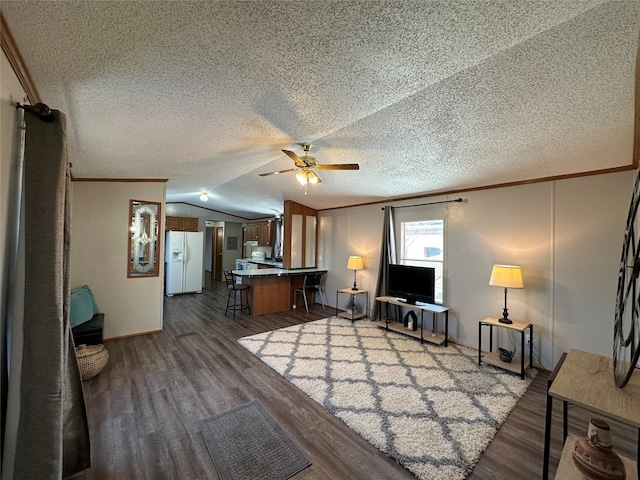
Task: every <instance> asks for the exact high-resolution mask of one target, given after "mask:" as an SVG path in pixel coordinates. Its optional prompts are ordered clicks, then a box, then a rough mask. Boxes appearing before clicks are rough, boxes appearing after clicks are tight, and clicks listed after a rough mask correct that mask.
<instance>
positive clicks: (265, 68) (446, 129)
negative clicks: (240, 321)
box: [0, 0, 640, 219]
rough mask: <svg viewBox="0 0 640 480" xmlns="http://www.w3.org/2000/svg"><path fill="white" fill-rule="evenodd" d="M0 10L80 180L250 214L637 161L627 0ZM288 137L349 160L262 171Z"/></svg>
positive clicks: (121, 4)
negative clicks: (154, 181)
mask: <svg viewBox="0 0 640 480" xmlns="http://www.w3.org/2000/svg"><path fill="white" fill-rule="evenodd" d="M0 5H1V8H2V14H3V16H4V17H5V20H6V22H7V24H8V26H9V28H10V30H11V33H12V35H13V37H14V39H15V42H16V44H17V46H18V48H19V49H20V52H21V54H22V57H23V59H24V61H25V63H26V65H27V67H28V69H29V71H30V73H31V76H32V78H33V80H34V83H35V85H36V88H37V89H38V92H39V94H40V96H41V98H42V101H43V102H45V103H47V104H48V105H49V106H51V107H52V108H56V109H58V110H61V111H63V112H64V113H66V115H67V123H68V128H67V130H68V151H69V157H70V160H71V161H72V162H73V174H74V176H75V177H105V178H168V179H169V182H168V184H167V201H170V202H176V201H184V202H188V203H192V204H196V205H198V204H200V205H203V206H206V207H207V208H211V209H214V210H218V211H222V212H227V213H230V214H234V215H238V216H240V217H244V218H259V217H265V216H270V215H273V213H274V211H282V209H283V201H284V200H286V199H292V200H295V201H297V202H299V203H303V204H305V205H309V206H311V207H313V208H317V209H323V208H331V207H336V206H344V205H353V204H360V203H366V202H373V201H382V200H385V199H390V198H398V197H404V196H413V195H420V194H426V193H432V192H438V191H449V190H455V189H462V188H470V187H479V186H485V185H493V184H499V183H504V182H516V181H525V180H530V179H535V178H540V177H549V176H556V175H566V174H575V173H580V172H585V171H592V170H600V169H607V168H615V167H621V166H626V165H630V164H631V161H632V148H633V115H634V88H635V59H636V51H637V40H638V22H639V13H640V3H639V2H638V1H577V0H570V1H562V0H559V1H554V2H550V1H540V2H533V1H482V2H478V1H465V2H462V1H442V2H430V1H429V2H427V1H417V2H410V1H384V2H382V1H371V0H358V1H333V2H329V1H316V2H310V1H309V2H307V1H267V2H252V1H229V2H224V1H223V2H213V1H206V2H198V1H177V2H174V1H172V2H161V1H155V2H146V1H134V2H128V1H82V2H74V1H65V2H60V1H44V2H34V1H30V0H21V1H16V2H14V1H7V0H2V2H0ZM299 142H310V143H312V144H313V147H312V151H311V153H312V155H314V156H315V157H316V158H317V159H318V161H319V163H352V162H357V163H359V164H360V170H359V171H322V172H320V174H321V176H322V179H323V182H322V183H321V184H319V185H313V186H309V188H308V194H307V195H305V194H304V191H302V190H301V189H300V188H299V185H298V183H297V182H296V180H295V177H294V175H293V174H292V173H289V174H283V175H274V176H269V177H259V176H258V174H259V173H265V172H269V171H272V170H281V169H285V168H291V167H292V166H293V164H292V162H291V160H290V159H289V158H288V157H287V156H286V155H284V154H283V153H282V152H281V151H280V150H281V149H282V148H285V149H292V150H294V151H296V152H298V154H300V155H301V154H302V149H301V148H300V147H299V146H298V145H296V144H297V143H299ZM202 191H207V192H208V193H209V194H210V199H209V201H208V202H206V203H202V202H201V201H200V200H199V198H198V197H199V196H200V193H201V192H202ZM212 219H215V213H213V212H212Z"/></svg>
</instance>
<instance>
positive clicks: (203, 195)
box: [200, 192, 209, 202]
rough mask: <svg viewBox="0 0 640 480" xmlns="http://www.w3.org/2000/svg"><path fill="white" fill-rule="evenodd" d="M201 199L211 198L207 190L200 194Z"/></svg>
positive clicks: (204, 200)
mask: <svg viewBox="0 0 640 480" xmlns="http://www.w3.org/2000/svg"><path fill="white" fill-rule="evenodd" d="M200 200H201V201H203V202H206V201H207V200H209V195H207V193H206V192H202V195H200Z"/></svg>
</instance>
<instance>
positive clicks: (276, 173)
mask: <svg viewBox="0 0 640 480" xmlns="http://www.w3.org/2000/svg"><path fill="white" fill-rule="evenodd" d="M295 171H296V169H295V168H287V169H286V170H278V171H277V172H269V173H259V174H258V175H259V176H260V177H267V176H269V175H278V174H280V173H288V172H295Z"/></svg>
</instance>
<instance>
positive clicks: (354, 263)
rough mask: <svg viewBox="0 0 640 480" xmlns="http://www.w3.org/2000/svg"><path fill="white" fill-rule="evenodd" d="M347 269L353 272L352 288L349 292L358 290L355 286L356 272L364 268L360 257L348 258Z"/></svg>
mask: <svg viewBox="0 0 640 480" xmlns="http://www.w3.org/2000/svg"><path fill="white" fill-rule="evenodd" d="M347 268H348V269H349V270H353V288H352V289H351V290H358V287H357V286H356V272H357V271H358V270H362V269H363V268H364V263H363V262H362V257H357V256H351V257H349V263H347Z"/></svg>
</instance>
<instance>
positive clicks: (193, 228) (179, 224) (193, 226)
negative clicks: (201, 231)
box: [164, 216, 198, 232]
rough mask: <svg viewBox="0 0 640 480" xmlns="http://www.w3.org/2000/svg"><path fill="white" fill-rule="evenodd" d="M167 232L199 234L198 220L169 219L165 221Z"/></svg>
mask: <svg viewBox="0 0 640 480" xmlns="http://www.w3.org/2000/svg"><path fill="white" fill-rule="evenodd" d="M165 222H166V223H165V227H164V228H165V230H177V231H180V232H197V231H198V219H197V218H196V217H169V216H167V218H166V219H165Z"/></svg>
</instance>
